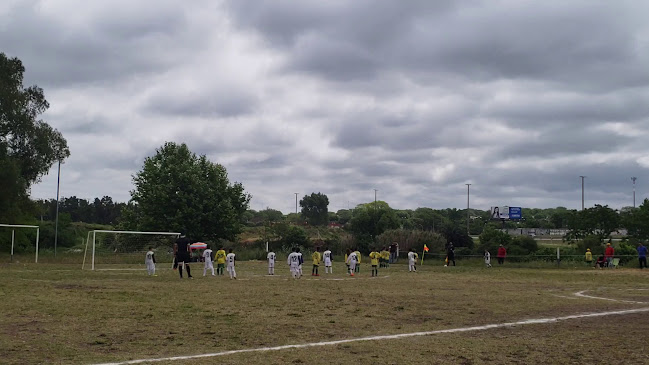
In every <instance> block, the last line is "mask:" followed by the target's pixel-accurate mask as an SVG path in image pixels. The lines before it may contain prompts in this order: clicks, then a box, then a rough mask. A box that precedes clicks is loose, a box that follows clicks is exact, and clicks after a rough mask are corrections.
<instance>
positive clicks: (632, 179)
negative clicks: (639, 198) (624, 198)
mask: <svg viewBox="0 0 649 365" xmlns="http://www.w3.org/2000/svg"><path fill="white" fill-rule="evenodd" d="M637 179H638V178H637V177H635V176H633V177H632V178H631V181H633V207H634V208H635V181H636V180H637Z"/></svg>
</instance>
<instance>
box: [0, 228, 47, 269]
mask: <svg viewBox="0 0 649 365" xmlns="http://www.w3.org/2000/svg"><path fill="white" fill-rule="evenodd" d="M0 227H7V228H11V262H13V261H14V243H15V240H16V228H32V229H34V228H35V229H36V242H35V243H36V257H35V260H34V262H36V263H38V240H39V238H40V233H41V227H39V226H30V225H26V224H0Z"/></svg>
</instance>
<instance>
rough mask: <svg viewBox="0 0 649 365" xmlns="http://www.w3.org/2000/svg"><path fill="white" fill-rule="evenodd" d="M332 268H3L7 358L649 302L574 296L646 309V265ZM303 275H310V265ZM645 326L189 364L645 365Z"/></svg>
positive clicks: (183, 349) (42, 359) (627, 321)
mask: <svg viewBox="0 0 649 365" xmlns="http://www.w3.org/2000/svg"><path fill="white" fill-rule="evenodd" d="M164 267H165V268H166V265H164ZM335 269H336V270H337V273H336V274H333V275H330V276H325V275H324V274H322V276H321V277H319V278H312V277H311V276H309V275H307V276H305V277H303V278H302V279H300V280H297V281H294V280H291V279H289V276H288V270H287V269H286V268H285V266H284V265H282V264H281V263H278V267H277V274H278V276H275V277H268V276H265V275H264V274H265V272H266V267H265V263H261V262H242V263H239V264H238V265H237V271H238V274H239V280H236V281H234V280H229V279H228V278H227V277H216V278H213V277H209V276H208V277H205V278H204V277H202V268H201V267H200V266H199V265H198V264H194V265H193V274H194V276H195V277H196V278H195V279H194V280H191V281H190V280H187V279H184V280H182V281H181V280H179V279H178V276H177V273H176V272H174V271H171V270H169V269H166V270H160V276H158V277H147V276H146V274H145V272H144V271H98V272H89V271H83V272H82V271H80V270H78V269H76V268H74V269H72V268H70V267H69V266H55V265H33V264H26V265H23V264H20V265H3V266H0V275H1V276H2V278H3V279H2V281H1V282H0V297H1V298H2V301H0V362H2V363H8V364H24V363H93V362H107V361H117V360H127V359H140V358H152V357H166V356H177V355H190V354H201V353H207V352H218V351H227V350H233V349H244V348H254V347H262V346H277V345H285V344H295V343H308V342H317V341H326V340H334V339H345V338H354V337H360V336H369V335H383V334H397V333H407V332H415V331H430V330H437V329H444V328H456V327H463V326H474V325H480V324H490V323H501V322H509V321H517V320H523V319H528V318H542V317H554V316H559V315H566V314H575V313H582V312H592V311H604V310H615V309H628V308H637V307H638V306H641V305H633V304H625V303H618V302H610V301H603V300H596V299H568V298H565V297H566V296H568V297H570V296H571V295H572V293H573V292H575V291H578V290H584V289H592V290H593V291H592V292H590V293H591V294H593V295H598V296H606V297H610V298H619V299H625V300H635V301H643V302H649V290H628V289H649V280H647V279H649V271H647V272H640V271H639V270H632V269H622V270H592V269H587V270H583V269H568V268H564V269H524V268H512V267H507V266H505V267H495V268H493V269H485V268H482V267H477V266H473V267H462V266H458V267H454V268H444V267H441V266H435V267H432V266H424V267H423V268H421V269H420V272H419V273H417V274H409V273H407V272H406V266H404V265H393V266H392V267H391V268H390V269H387V270H386V269H383V270H382V271H381V272H380V277H379V278H374V279H372V278H370V277H369V276H370V273H369V270H368V269H369V267H368V265H366V264H364V265H363V267H362V272H361V275H360V276H357V277H355V278H348V277H346V276H345V275H343V273H342V269H343V267H342V265H341V264H340V263H337V266H335ZM306 271H309V273H310V267H309V266H308V265H305V273H306ZM327 279H343V280H327ZM648 306H649V304H648ZM646 318H647V315H646V314H645V315H628V316H619V317H615V318H613V319H588V320H583V321H581V320H575V321H572V322H560V323H553V324H543V325H531V326H525V327H516V328H509V329H494V330H489V331H484V332H474V333H463V334H443V335H435V336H428V337H422V338H408V339H402V340H390V341H376V342H363V343H350V344H345V345H338V346H331V347H317V348H312V349H301V350H285V351H276V352H272V353H249V354H239V355H232V356H228V357H221V358H218V359H213V358H207V359H202V360H191V361H187V362H186V363H187V364H189V363H192V364H197V363H214V362H219V363H224V364H229V363H270V364H284V363H305V364H306V363H308V364H313V363H343V362H347V361H353V362H355V363H360V364H371V363H379V362H380V363H394V364H397V363H399V364H403V363H414V362H416V361H419V362H424V363H431V362H441V361H445V360H448V361H449V362H451V363H483V362H492V363H530V362H536V363H581V362H586V361H591V360H595V359H598V358H599V356H600V355H598V353H600V349H604V348H605V349H606V351H605V353H604V354H603V355H601V356H605V357H604V358H606V359H612V360H613V361H612V362H613V363H615V362H616V361H617V360H620V363H622V362H627V361H626V360H628V362H631V361H636V362H643V361H644V360H643V361H638V360H639V359H640V358H639V357H638V356H640V355H641V354H642V353H641V352H640V351H637V350H635V349H641V348H642V346H641V345H640V344H641V341H642V339H643V336H644V340H645V343H646V339H647V337H646V336H647V335H646V334H647V333H649V332H647V329H649V320H646ZM617 335H619V336H626V338H625V339H624V340H621V339H618V338H617V337H614V336H617ZM621 338H622V337H621ZM611 344H613V345H614V346H611ZM642 359H644V357H643V358H642ZM622 360H625V361H622ZM609 362H610V361H609ZM169 363H171V362H169ZM174 363H178V361H175V362H174Z"/></svg>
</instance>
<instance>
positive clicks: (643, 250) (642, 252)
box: [638, 242, 647, 269]
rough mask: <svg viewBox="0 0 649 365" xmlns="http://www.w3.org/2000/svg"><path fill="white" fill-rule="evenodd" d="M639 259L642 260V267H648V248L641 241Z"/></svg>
mask: <svg viewBox="0 0 649 365" xmlns="http://www.w3.org/2000/svg"><path fill="white" fill-rule="evenodd" d="M638 261H639V262H640V268H641V269H642V268H643V265H644V268H647V248H646V247H645V246H644V245H643V244H642V242H640V243H639V244H638Z"/></svg>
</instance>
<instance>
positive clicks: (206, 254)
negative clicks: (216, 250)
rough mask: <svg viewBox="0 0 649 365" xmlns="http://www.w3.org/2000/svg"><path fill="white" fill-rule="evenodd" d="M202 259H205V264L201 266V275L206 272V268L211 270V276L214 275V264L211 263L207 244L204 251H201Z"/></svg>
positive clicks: (210, 253) (210, 252)
mask: <svg viewBox="0 0 649 365" xmlns="http://www.w3.org/2000/svg"><path fill="white" fill-rule="evenodd" d="M203 260H204V261H205V266H204V267H203V276H205V274H206V273H207V269H210V270H212V276H216V275H214V264H213V263H212V250H210V247H209V246H208V247H207V248H206V249H205V251H203Z"/></svg>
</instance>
